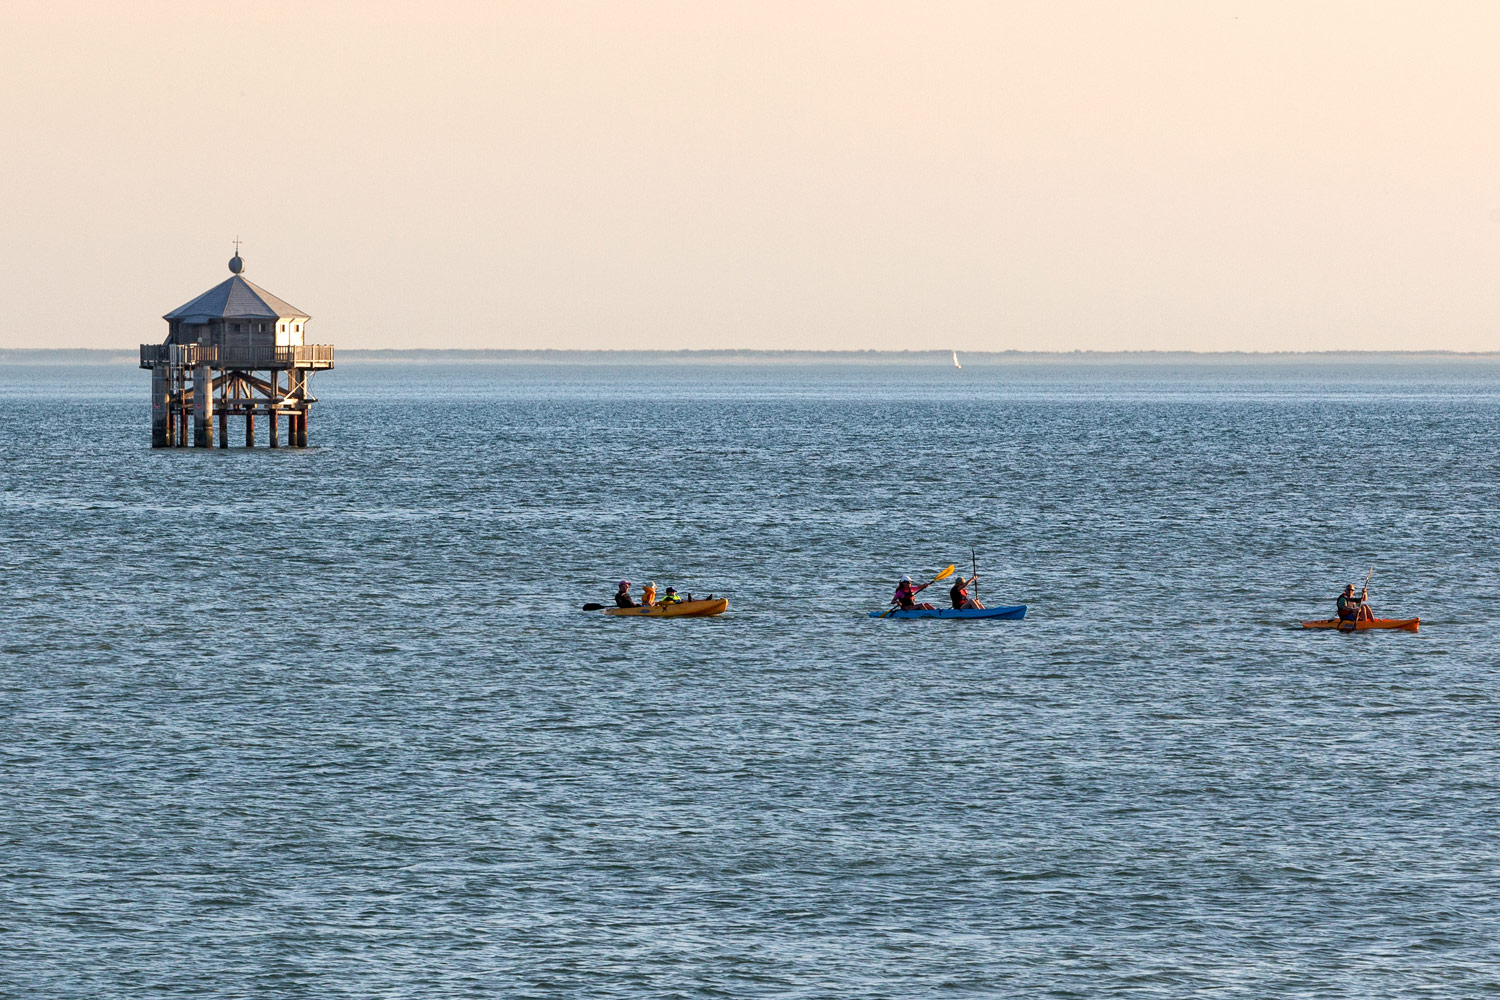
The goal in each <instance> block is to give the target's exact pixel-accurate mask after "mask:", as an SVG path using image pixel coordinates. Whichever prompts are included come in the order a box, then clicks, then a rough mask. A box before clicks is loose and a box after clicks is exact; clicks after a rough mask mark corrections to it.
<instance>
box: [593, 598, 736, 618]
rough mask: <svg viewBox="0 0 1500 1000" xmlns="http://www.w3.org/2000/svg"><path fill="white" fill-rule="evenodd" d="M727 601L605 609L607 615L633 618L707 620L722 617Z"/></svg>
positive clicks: (681, 602) (726, 608)
mask: <svg viewBox="0 0 1500 1000" xmlns="http://www.w3.org/2000/svg"><path fill="white" fill-rule="evenodd" d="M728 609H729V601H728V600H726V599H725V598H722V597H719V598H715V599H714V600H712V601H678V602H677V603H675V604H653V605H651V606H650V607H645V608H605V609H604V613H605V614H607V615H621V616H624V615H629V616H631V617H634V618H707V617H709V616H710V615H722V614H723V613H724V612H725V611H727V610H728Z"/></svg>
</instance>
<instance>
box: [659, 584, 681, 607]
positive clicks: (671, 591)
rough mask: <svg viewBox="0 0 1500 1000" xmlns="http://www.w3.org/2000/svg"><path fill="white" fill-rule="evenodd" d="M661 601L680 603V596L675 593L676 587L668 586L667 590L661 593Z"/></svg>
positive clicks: (664, 602)
mask: <svg viewBox="0 0 1500 1000" xmlns="http://www.w3.org/2000/svg"><path fill="white" fill-rule="evenodd" d="M661 602H662V603H663V604H680V603H682V596H681V595H680V594H678V593H677V588H675V587H668V588H667V592H666V593H665V594H663V595H662V599H661Z"/></svg>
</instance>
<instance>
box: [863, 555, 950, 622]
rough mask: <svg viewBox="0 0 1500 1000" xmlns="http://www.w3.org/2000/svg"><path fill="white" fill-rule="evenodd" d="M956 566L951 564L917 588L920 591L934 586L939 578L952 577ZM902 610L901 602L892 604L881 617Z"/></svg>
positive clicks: (886, 616)
mask: <svg viewBox="0 0 1500 1000" xmlns="http://www.w3.org/2000/svg"><path fill="white" fill-rule="evenodd" d="M956 568H957V567H955V566H951V565H950V566H949V567H948V568H947V569H945V570H943V571H942V572H941V573H939V574H938V575H937V576H935V577H933V578H932V579H931V580H928V581H927V582H926V583H924V584H922V586H920V587H918V588H917V590H919V591H921V590H926V589H927V588H928V587H930V586H932V585H933V584H934V583H937V582H938V581H939V580H946V579H948V577H950V576H952V575H953V571H954V569H956ZM900 610H901V605H899V604H895V605H892V606H891V610H890V611H887V612H886V613H885V614H883V615H881V616H880V617H882V618H889V617H890V616H891V614H892V613H893V612H896V611H900Z"/></svg>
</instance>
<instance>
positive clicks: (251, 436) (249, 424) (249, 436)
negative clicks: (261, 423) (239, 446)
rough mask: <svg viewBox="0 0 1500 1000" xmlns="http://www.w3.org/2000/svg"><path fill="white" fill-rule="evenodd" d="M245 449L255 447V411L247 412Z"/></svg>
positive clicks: (249, 410)
mask: <svg viewBox="0 0 1500 1000" xmlns="http://www.w3.org/2000/svg"><path fill="white" fill-rule="evenodd" d="M245 447H246V448H254V447H255V411H254V410H251V409H247V410H245Z"/></svg>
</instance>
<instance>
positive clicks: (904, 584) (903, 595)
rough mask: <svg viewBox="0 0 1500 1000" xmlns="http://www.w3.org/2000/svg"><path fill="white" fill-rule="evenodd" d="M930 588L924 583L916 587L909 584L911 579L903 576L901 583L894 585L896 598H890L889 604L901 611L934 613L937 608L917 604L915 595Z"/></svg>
mask: <svg viewBox="0 0 1500 1000" xmlns="http://www.w3.org/2000/svg"><path fill="white" fill-rule="evenodd" d="M930 586H932V584H930V583H924V584H922V585H920V586H917V585H915V584H913V583H912V582H911V577H909V576H903V577H902V578H901V582H900V583H898V584H896V596H895V597H892V598H891V603H892V604H894V605H896V606H897V607H898V608H900V609H901V610H902V611H936V610H937V608H935V607H933V606H932V605H931V604H918V603H917V594H919V593H921V592H922V591H924V590H926V589H927V588H928V587H930Z"/></svg>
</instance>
